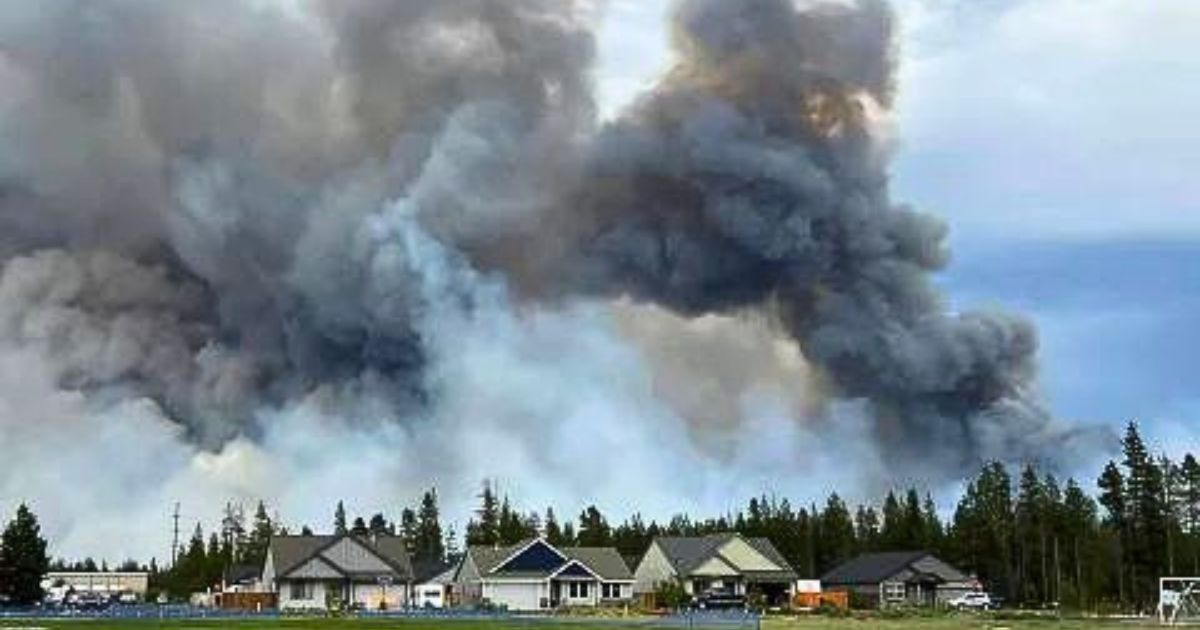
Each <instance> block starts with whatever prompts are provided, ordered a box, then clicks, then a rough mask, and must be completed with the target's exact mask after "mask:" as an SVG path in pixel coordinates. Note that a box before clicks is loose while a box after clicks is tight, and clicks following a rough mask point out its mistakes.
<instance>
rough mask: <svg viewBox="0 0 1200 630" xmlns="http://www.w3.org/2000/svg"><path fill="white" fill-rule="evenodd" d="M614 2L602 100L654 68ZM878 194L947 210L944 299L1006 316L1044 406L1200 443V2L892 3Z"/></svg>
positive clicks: (659, 30)
mask: <svg viewBox="0 0 1200 630" xmlns="http://www.w3.org/2000/svg"><path fill="white" fill-rule="evenodd" d="M669 5H670V3H669V2H668V1H666V0H614V1H613V2H612V4H611V6H610V9H609V13H608V18H607V20H608V21H607V23H606V25H605V28H604V31H603V35H602V37H601V42H600V46H601V68H600V71H599V72H598V76H597V81H598V85H599V90H600V95H601V107H602V109H603V110H604V111H606V112H610V113H611V112H613V111H616V110H617V109H619V107H620V106H621V104H622V103H624V102H626V101H628V100H629V99H630V98H631V97H632V95H634V94H636V92H637V91H638V90H639V89H640V88H641V87H643V86H645V85H646V84H647V83H648V82H649V81H651V80H652V78H653V77H654V75H655V74H656V73H657V72H659V71H660V70H661V69H662V68H664V67H667V66H668V65H669V53H668V52H667V48H666V46H665V43H664V39H665V36H664V31H665V21H664V16H665V15H666V14H667V11H668V10H669ZM894 5H895V7H896V10H897V12H898V14H899V15H900V18H901V37H900V42H899V43H900V49H899V57H900V74H899V90H900V93H899V102H898V106H897V110H896V115H895V129H894V133H895V137H896V158H895V162H894V169H893V175H894V191H895V196H896V198H897V200H900V201H905V202H909V203H912V204H914V205H916V206H918V207H920V208H922V209H924V210H927V211H929V212H932V213H935V214H937V215H940V216H942V217H945V218H946V220H947V221H949V223H950V225H951V228H952V233H951V245H952V248H953V255H954V260H953V263H952V264H951V266H950V267H949V268H948V269H947V271H946V272H945V273H944V274H943V275H942V277H940V278H939V282H940V283H941V284H942V285H943V286H945V287H946V289H947V294H948V296H949V299H950V301H951V303H952V305H953V307H954V308H969V307H973V306H987V307H992V306H999V307H1002V308H1007V309H1011V310H1017V311H1020V312H1023V313H1025V314H1026V315H1027V316H1029V317H1031V318H1032V319H1033V320H1034V321H1036V322H1037V323H1038V325H1039V328H1040V330H1041V337H1042V348H1043V349H1042V354H1041V363H1042V385H1043V387H1044V390H1045V391H1044V393H1045V396H1046V397H1047V399H1048V400H1049V401H1050V402H1051V405H1052V407H1053V409H1054V411H1055V412H1056V413H1057V414H1058V415H1060V416H1061V417H1063V418H1066V419H1070V420H1073V421H1076V422H1084V423H1104V424H1110V425H1114V426H1119V425H1121V424H1123V423H1124V422H1126V421H1127V420H1129V419H1138V420H1139V421H1140V422H1142V424H1143V425H1144V426H1145V428H1146V429H1147V432H1148V433H1150V434H1151V435H1152V437H1153V438H1154V439H1155V441H1156V442H1158V443H1159V446H1160V447H1162V448H1165V449H1167V450H1168V451H1170V452H1173V453H1179V452H1183V451H1186V450H1200V441H1198V439H1197V438H1198V436H1200V431H1196V429H1195V427H1196V426H1197V425H1196V422H1197V420H1200V374H1198V372H1197V370H1196V368H1195V367H1194V362H1193V358H1194V357H1196V356H1200V331H1198V330H1197V329H1196V327H1195V323H1197V322H1200V183H1197V176H1198V171H1200V54H1197V51H1196V47H1197V43H1196V42H1197V41H1198V39H1197V36H1198V35H1200V27H1198V26H1197V25H1200V2H1197V1H1196V0H1154V1H1153V2H1145V1H1142V0H896V2H895V3H894Z"/></svg>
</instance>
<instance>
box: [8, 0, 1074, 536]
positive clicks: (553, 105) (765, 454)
mask: <svg viewBox="0 0 1200 630" xmlns="http://www.w3.org/2000/svg"><path fill="white" fill-rule="evenodd" d="M594 4H595V3H593V2H586V1H584V0H578V1H574V2H572V1H568V0H506V1H505V2H496V1H494V0H421V1H412V2H390V1H386V0H327V1H324V2H302V3H285V2H282V1H280V2H267V1H258V2H254V1H250V0H215V1H210V2H189V3H163V2H159V1H157V0H119V1H114V2H105V3H84V2H76V1H73V0H43V1H39V2H36V3H34V2H18V3H7V4H6V5H5V6H4V7H3V8H0V82H2V83H3V86H4V89H3V90H0V430H2V431H3V445H2V446H0V455H3V456H4V462H5V463H4V465H3V470H2V471H0V491H2V493H3V498H4V499H5V500H9V499H10V498H12V499H16V498H30V499H34V500H39V501H42V502H43V503H47V504H50V506H51V512H52V514H54V516H52V526H53V527H54V531H56V532H57V533H58V534H59V535H60V536H61V538H62V539H63V540H65V541H66V543H64V545H65V547H66V548H67V549H83V550H91V551H95V548H94V541H95V540H98V538H96V537H95V536H96V532H100V533H101V534H102V533H103V532H104V531H105V530H104V523H105V522H106V521H105V520H104V519H105V518H114V519H115V516H114V514H115V513H117V512H120V513H122V514H126V515H128V514H134V515H138V516H135V518H138V519H142V520H144V521H147V522H150V523H151V524H150V525H149V526H148V527H147V529H146V531H147V532H150V531H153V530H151V529H150V528H151V527H154V528H157V527H158V524H157V522H153V521H154V516H153V515H156V514H158V513H159V512H160V511H161V510H163V509H165V506H166V505H167V504H168V503H169V502H170V501H171V500H172V498H173V497H178V496H180V495H193V496H195V497H203V498H197V502H201V501H208V502H210V503H212V504H213V505H216V504H217V503H219V502H220V501H221V500H223V499H224V498H225V497H226V496H228V495H229V494H236V495H241V496H263V497H266V498H267V499H268V500H270V501H272V502H273V503H275V504H277V505H281V506H282V509H283V510H285V511H286V512H289V513H290V514H291V516H292V517H293V518H296V519H316V518H319V516H317V515H321V514H324V512H325V510H326V508H327V506H328V504H330V503H331V502H332V501H334V500H336V499H337V498H338V497H339V494H344V493H346V492H351V493H356V494H355V497H354V498H355V499H357V500H359V501H360V502H361V503H363V504H367V503H370V502H372V501H378V502H383V501H398V500H400V498H403V497H405V496H408V495H410V494H412V493H414V492H416V490H417V489H419V488H420V487H421V486H422V485H424V484H428V483H440V484H441V485H442V487H443V495H444V496H445V495H447V494H450V495H453V494H454V493H455V492H460V493H462V494H463V495H465V496H469V494H470V492H469V489H470V488H471V487H472V486H473V484H475V483H476V482H477V480H478V479H479V478H481V477H482V476H485V475H486V476H498V477H500V478H502V479H506V480H509V481H510V482H511V483H514V484H516V485H518V486H519V487H520V489H521V491H522V494H526V495H529V496H531V497H532V498H536V499H544V500H549V499H552V498H554V499H561V498H562V497H571V499H570V500H578V501H583V500H593V499H595V500H600V501H602V502H603V501H605V500H607V501H608V502H609V503H610V504H612V505H613V509H619V508H624V507H628V504H627V503H626V501H627V500H628V498H629V496H630V495H629V493H630V492H631V489H632V488H633V487H634V486H635V484H636V485H637V487H640V488H645V487H646V485H647V484H646V483H645V481H646V480H648V479H649V480H653V481H659V482H661V488H662V489H661V493H660V494H658V495H655V496H652V497H649V498H648V499H646V500H647V501H649V502H651V503H652V504H653V505H650V506H644V507H647V508H648V509H675V508H680V507H688V506H693V505H703V506H708V507H711V506H714V505H716V506H718V507H726V504H723V503H720V501H724V500H727V499H725V498H723V497H727V496H728V495H729V494H731V493H736V492H743V493H748V492H760V491H763V490H767V489H777V490H780V491H804V488H800V487H799V486H798V485H797V481H796V477H798V476H800V475H807V477H806V478H805V481H806V483H809V484H812V483H818V482H819V480H820V479H821V477H820V475H821V474H824V473H825V472H827V471H828V469H827V468H824V467H823V466H824V464H823V462H826V461H828V456H827V455H826V454H825V451H826V449H827V448H829V446H830V445H831V444H841V445H844V444H846V443H847V442H851V441H854V442H856V445H855V446H854V447H853V448H851V449H850V451H851V452H850V455H854V454H858V455H860V456H861V460H862V461H863V462H864V463H863V464H862V466H860V467H858V472H857V473H856V474H854V476H853V478H852V479H846V478H845V476H846V475H847V473H845V472H842V473H841V475H842V478H841V479H840V481H841V482H842V484H843V485H847V484H852V485H855V486H857V487H859V488H861V489H863V491H864V492H866V491H872V490H874V489H877V488H878V487H879V484H880V483H882V482H883V480H884V479H885V478H886V479H894V478H896V477H901V478H908V479H915V480H925V481H931V482H937V481H943V480H948V479H953V478H954V477H955V476H956V475H958V474H959V473H961V472H962V471H964V470H965V469H966V468H967V467H969V466H972V465H974V464H975V463H977V462H979V461H981V460H983V459H987V458H1004V459H1015V458H1029V457H1041V456H1042V452H1041V450H1040V449H1041V446H1040V445H1041V444H1043V443H1044V441H1045V440H1046V439H1048V438H1051V437H1061V435H1060V434H1058V433H1056V431H1057V430H1056V429H1055V428H1054V426H1053V424H1052V422H1051V419H1050V418H1049V416H1048V415H1047V413H1046V411H1045V410H1044V409H1043V407H1042V406H1041V405H1040V404H1039V403H1038V401H1037V398H1036V392H1035V388H1034V385H1033V382H1032V377H1033V373H1034V355H1035V350H1036V335H1035V333H1034V331H1033V330H1032V329H1031V327H1030V326H1029V324H1027V323H1025V322H1024V321H1022V320H1020V319H1019V318H1014V317H1011V316H1005V315H1000V314H994V313H962V314H953V313H950V312H949V311H948V309H947V306H946V305H945V304H944V303H943V302H942V300H941V299H940V298H939V296H938V295H937V292H936V291H935V290H934V288H933V286H932V285H931V282H930V275H931V273H933V272H935V271H936V270H938V269H939V268H940V267H941V266H942V265H943V263H944V262H945V260H946V252H945V251H944V247H943V242H942V240H943V236H944V234H945V229H944V227H943V226H942V225H941V224H940V223H939V222H938V221H936V220H934V219H932V218H930V217H928V216H926V215H923V214H920V213H918V212H916V211H914V210H911V209H909V208H906V207H904V206H901V205H897V204H896V203H895V202H893V201H892V200H891V199H890V198H889V194H888V182H887V163H888V152H889V143H888V127H887V111H888V107H889V105H890V104H891V96H892V89H893V87H892V65H893V60H892V46H893V41H892V35H891V31H892V17H891V15H890V13H889V11H888V10H887V7H886V6H884V5H883V4H882V3H880V2H873V1H862V2H857V3H851V4H844V3H839V4H817V3H809V2H800V3H797V2H793V1H792V0H687V1H685V2H682V3H681V4H680V5H679V7H678V8H677V10H676V12H675V15H674V22H673V29H674V44H675V47H676V51H677V59H676V65H675V67H674V68H673V69H672V70H671V72H670V73H669V74H668V75H666V76H664V77H662V79H661V80H660V82H659V83H658V84H657V86H656V87H655V88H654V89H652V90H650V91H649V92H648V93H646V94H644V95H643V96H642V97H641V98H640V99H639V100H638V101H637V102H636V103H635V104H634V105H633V106H631V107H630V108H629V109H628V111H626V112H624V113H622V114H620V115H618V116H617V117H616V119H615V120H612V121H608V122H603V123H601V122H599V121H598V119H597V116H596V113H595V109H596V108H595V105H594V103H593V101H592V89H591V83H592V77H591V72H592V69H593V64H594V43H593V35H592V33H593V30H594V26H595V20H596V19H597V15H598V13H597V12H598V11H599V9H598V8H597V7H596V6H594ZM681 356H683V357H689V359H688V360H686V361H680V360H679V359H678V357H681ZM930 435H936V436H937V439H929V436H930ZM841 448H843V449H844V448H845V447H844V446H842V447H841ZM621 450H624V451H625V452H627V453H629V456H628V457H626V458H624V459H625V460H628V461H630V462H632V463H631V464H629V465H627V466H622V467H619V468H620V469H619V470H618V469H614V466H613V463H612V453H613V452H616V451H621ZM843 454H844V453H843ZM877 455H878V456H881V457H882V461H883V462H885V463H886V465H887V466H889V467H890V470H889V472H888V474H887V475H883V474H881V472H880V471H878V470H876V469H875V466H877V465H878V463H877V460H878V457H877ZM867 462H872V463H869V464H868V463H867ZM680 466H689V467H691V468H692V469H693V470H695V471H696V474H694V475H691V476H690V478H689V479H686V480H681V479H679V475H677V474H676V471H677V470H678V469H679V467H680ZM97 470H109V471H110V472H111V473H112V475H113V476H114V478H112V479H108V478H100V479H97V480H95V481H90V482H89V481H85V480H84V479H85V478H87V477H88V475H89V471H92V472H94V471H97ZM102 477H104V476H102ZM598 480H599V481H598ZM348 488H349V490H348ZM81 490H82V491H83V492H84V493H86V494H87V496H88V497H89V498H87V499H82V498H80V497H79V496H78V493H79V492H80V491H81ZM817 491H819V489H817ZM366 507H371V506H365V507H364V509H366ZM197 509H198V506H197ZM85 514H91V515H93V517H94V518H93V519H92V520H91V521H90V522H89V527H88V528H86V530H85V528H82V527H80V526H79V519H80V518H81V517H82V516H83V515H85ZM129 520H131V519H124V522H126V523H127V522H128V521H129ZM317 524H318V526H319V525H320V523H319V522H318V523H317ZM114 528H115V524H114ZM147 538H149V539H153V540H158V539H161V536H159V537H158V538H155V537H154V536H151V535H147ZM132 550H133V551H137V552H144V548H139V547H134V548H132ZM109 553H113V552H112V551H109Z"/></svg>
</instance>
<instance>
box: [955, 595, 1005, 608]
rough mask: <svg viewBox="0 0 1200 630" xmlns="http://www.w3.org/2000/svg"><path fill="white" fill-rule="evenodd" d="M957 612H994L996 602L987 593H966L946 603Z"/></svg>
mask: <svg viewBox="0 0 1200 630" xmlns="http://www.w3.org/2000/svg"><path fill="white" fill-rule="evenodd" d="M946 603H947V604H949V605H950V607H951V608H953V609H955V610H993V609H995V608H996V602H994V601H993V600H992V597H991V596H990V595H988V594H987V593H981V592H977V593H964V594H962V595H959V596H958V597H955V598H954V599H952V600H950V601H948V602H946Z"/></svg>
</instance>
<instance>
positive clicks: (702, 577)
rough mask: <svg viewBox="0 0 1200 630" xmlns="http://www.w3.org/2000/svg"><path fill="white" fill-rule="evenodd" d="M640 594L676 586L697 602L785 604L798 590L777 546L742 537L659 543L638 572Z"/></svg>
mask: <svg viewBox="0 0 1200 630" xmlns="http://www.w3.org/2000/svg"><path fill="white" fill-rule="evenodd" d="M634 578H635V580H636V583H635V587H634V590H635V591H636V592H637V593H638V594H642V593H653V592H654V591H655V590H656V589H657V588H658V587H659V586H661V585H663V584H664V583H670V582H673V583H676V584H679V585H681V586H682V587H683V590H684V591H685V592H686V593H687V594H688V595H691V596H692V597H700V596H702V595H705V594H711V593H728V594H730V595H734V596H752V595H753V596H758V597H761V598H762V599H763V600H764V602H765V603H768V604H779V603H785V602H786V601H787V600H788V599H789V598H790V597H791V596H792V595H793V594H794V593H795V588H796V579H797V575H796V572H795V571H794V570H793V569H792V567H791V565H789V564H788V562H787V560H786V559H784V557H783V554H780V553H779V551H778V550H777V549H775V546H774V545H772V544H771V541H769V540H767V539H766V538H743V537H742V536H741V535H739V534H736V533H725V534H713V535H711V536H692V537H662V538H655V539H654V541H653V542H651V543H650V548H649V549H648V550H647V551H646V554H645V555H644V556H642V560H641V562H639V563H638V566H637V570H636V571H635V572H634Z"/></svg>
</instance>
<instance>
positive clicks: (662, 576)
mask: <svg viewBox="0 0 1200 630" xmlns="http://www.w3.org/2000/svg"><path fill="white" fill-rule="evenodd" d="M675 577H676V576H675V568H674V567H672V566H671V562H670V560H668V559H667V555H666V554H665V553H663V550H662V549H661V548H659V546H658V543H654V544H652V545H650V549H648V550H646V555H644V556H642V561H641V562H639V563H638V565H637V569H635V570H634V572H633V580H634V582H633V592H634V593H638V594H641V593H653V592H654V591H655V589H657V588H658V585H659V584H662V583H664V582H668V581H670V580H673V579H675Z"/></svg>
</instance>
